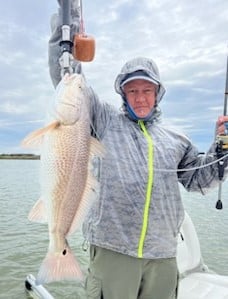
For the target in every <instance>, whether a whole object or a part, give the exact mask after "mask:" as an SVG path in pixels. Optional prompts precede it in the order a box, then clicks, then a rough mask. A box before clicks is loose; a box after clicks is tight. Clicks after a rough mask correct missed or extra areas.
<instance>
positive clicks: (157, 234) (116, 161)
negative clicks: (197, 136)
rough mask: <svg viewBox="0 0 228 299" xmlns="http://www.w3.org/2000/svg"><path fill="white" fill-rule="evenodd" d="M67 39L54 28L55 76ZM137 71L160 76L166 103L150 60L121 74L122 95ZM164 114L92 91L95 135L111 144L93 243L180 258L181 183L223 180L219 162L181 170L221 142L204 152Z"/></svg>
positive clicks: (88, 223) (87, 227)
mask: <svg viewBox="0 0 228 299" xmlns="http://www.w3.org/2000/svg"><path fill="white" fill-rule="evenodd" d="M59 40H60V30H57V29H53V36H52V38H51V39H50V49H49V55H52V56H51V57H50V60H49V65H50V73H51V76H52V79H53V82H55V83H56V80H58V78H60V75H59V68H57V67H56V65H57V61H58V56H56V55H58V54H59V52H58V50H57V48H58V41H59ZM136 70H144V71H145V72H147V74H148V75H149V76H151V78H153V79H154V80H156V81H157V82H158V83H159V86H160V88H159V92H158V95H157V102H159V101H160V100H161V98H162V96H163V94H164V92H165V89H164V87H163V85H162V83H161V81H160V77H159V73H158V69H157V67H156V65H155V64H154V62H153V61H152V60H150V59H146V58H136V59H134V60H131V61H129V62H128V63H126V64H125V66H124V67H123V69H122V71H121V73H120V74H119V75H118V76H117V79H116V82H115V89H116V91H117V92H118V93H119V94H121V95H122V91H121V88H120V85H121V82H122V80H123V79H124V77H125V76H127V75H128V74H129V73H131V72H132V71H136ZM157 116H158V114H157V113H155V114H154V115H153V118H152V119H150V121H148V122H146V123H143V122H141V123H140V124H139V123H137V122H135V121H132V120H131V119H130V118H129V117H126V113H120V112H119V111H117V110H116V109H115V108H113V107H112V106H110V105H108V104H105V103H101V102H100V101H99V99H98V97H97V96H96V95H95V93H94V92H93V90H91V123H92V130H93V135H94V136H96V137H97V138H99V140H100V141H101V142H102V144H103V145H104V147H105V149H106V155H105V157H104V158H103V159H102V161H100V160H97V169H98V170H99V171H98V172H97V176H98V179H99V181H100V189H99V193H98V194H97V197H96V200H95V203H94V205H93V207H92V208H91V210H90V212H89V214H88V216H87V219H86V220H85V222H84V226H83V232H84V236H85V238H86V240H88V241H89V242H90V243H91V244H94V245H97V246H100V247H104V248H107V249H110V250H114V251H117V252H120V253H123V254H127V255H130V256H134V257H143V258H149V259H152V258H169V257H174V256H175V255H176V248H177V234H178V232H179V229H180V226H181V223H182V221H183V217H184V208H183V204H182V201H181V196H180V191H179V186H178V183H181V184H182V185H183V186H184V187H185V188H186V189H187V190H188V191H201V192H203V190H204V189H206V188H209V187H211V186H212V185H213V183H215V182H217V180H218V179H217V178H218V171H217V165H211V166H208V167H205V168H201V169H198V170H192V171H182V172H176V171H175V170H176V169H184V168H191V167H196V166H201V165H204V164H206V163H209V162H211V161H213V160H214V159H215V157H214V155H213V153H214V151H215V145H212V147H211V149H210V151H209V152H208V153H207V154H206V155H199V153H198V151H197V149H196V148H195V147H194V146H193V145H192V143H191V142H190V141H189V139H188V138H186V137H185V136H183V135H181V134H178V133H176V132H174V131H172V130H170V129H169V128H167V127H165V126H163V125H162V124H161V123H160V122H159V121H157V119H158V117H157ZM226 164H227V161H226ZM164 169H166V170H174V171H173V172H164V171H162V170H164ZM150 187H151V190H149V189H150ZM148 190H149V191H148Z"/></svg>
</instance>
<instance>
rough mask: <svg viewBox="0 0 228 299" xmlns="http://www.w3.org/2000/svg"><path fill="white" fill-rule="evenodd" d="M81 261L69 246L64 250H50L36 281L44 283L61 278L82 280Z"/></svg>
mask: <svg viewBox="0 0 228 299" xmlns="http://www.w3.org/2000/svg"><path fill="white" fill-rule="evenodd" d="M82 279H83V274H82V271H81V269H80V266H79V263H78V261H77V260H76V258H75V256H74V255H73V253H72V251H71V249H70V248H69V247H68V246H67V247H66V248H65V249H64V250H63V252H60V253H56V252H48V253H47V255H46V257H45V259H44V260H43V263H42V265H41V267H40V270H39V273H38V275H37V279H36V283H37V284H38V285H39V284H44V283H50V282H52V281H61V280H82Z"/></svg>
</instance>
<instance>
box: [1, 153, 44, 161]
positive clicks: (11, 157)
mask: <svg viewBox="0 0 228 299" xmlns="http://www.w3.org/2000/svg"><path fill="white" fill-rule="evenodd" d="M4 159H5V160H39V159H40V156H39V155H34V154H1V155H0V160H4Z"/></svg>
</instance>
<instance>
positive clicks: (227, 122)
mask: <svg viewBox="0 0 228 299" xmlns="http://www.w3.org/2000/svg"><path fill="white" fill-rule="evenodd" d="M216 135H228V115H226V116H219V117H218V120H217V122H216Z"/></svg>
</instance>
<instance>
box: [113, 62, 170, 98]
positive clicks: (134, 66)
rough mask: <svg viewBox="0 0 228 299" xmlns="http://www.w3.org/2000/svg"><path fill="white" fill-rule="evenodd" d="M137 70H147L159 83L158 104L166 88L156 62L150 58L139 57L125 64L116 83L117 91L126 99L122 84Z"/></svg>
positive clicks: (149, 75)
mask: <svg viewBox="0 0 228 299" xmlns="http://www.w3.org/2000/svg"><path fill="white" fill-rule="evenodd" d="M137 71H143V72H145V73H146V74H147V75H148V77H150V78H151V80H152V81H154V82H156V83H157V84H158V85H159V88H158V93H157V97H156V101H157V104H158V103H159V102H160V101H161V99H162V97H163V96H164V94H165V88H164V86H163V84H162V82H161V80H160V74H159V70H158V67H157V65H156V63H155V62H154V61H153V60H152V59H149V58H145V57H138V58H134V59H131V60H129V61H127V62H126V63H125V64H124V66H123V67H122V69H121V71H120V73H119V75H118V76H117V77H116V80H115V83H114V87H115V90H116V92H117V93H118V94H120V95H121V97H122V98H123V99H124V93H123V90H122V87H121V85H122V83H123V82H124V81H125V80H126V78H127V77H129V75H130V74H132V73H134V72H137Z"/></svg>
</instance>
